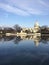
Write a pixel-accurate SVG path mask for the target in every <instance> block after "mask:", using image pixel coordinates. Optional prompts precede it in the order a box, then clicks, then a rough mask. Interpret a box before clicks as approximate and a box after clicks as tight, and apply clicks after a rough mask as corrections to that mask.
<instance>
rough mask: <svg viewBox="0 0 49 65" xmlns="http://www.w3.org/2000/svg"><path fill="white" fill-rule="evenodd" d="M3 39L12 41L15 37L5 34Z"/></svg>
mask: <svg viewBox="0 0 49 65" xmlns="http://www.w3.org/2000/svg"><path fill="white" fill-rule="evenodd" d="M3 39H4V41H11V40H13V39H14V37H13V36H4V37H3Z"/></svg>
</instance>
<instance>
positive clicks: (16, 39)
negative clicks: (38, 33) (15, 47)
mask: <svg viewBox="0 0 49 65" xmlns="http://www.w3.org/2000/svg"><path fill="white" fill-rule="evenodd" d="M21 40H22V39H21V37H20V36H16V37H15V39H14V43H15V44H18V43H19V42H20V41H21Z"/></svg>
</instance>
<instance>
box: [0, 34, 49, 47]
mask: <svg viewBox="0 0 49 65" xmlns="http://www.w3.org/2000/svg"><path fill="white" fill-rule="evenodd" d="M12 40H13V41H14V43H15V44H18V43H19V42H20V41H22V40H33V41H34V44H35V46H38V45H39V44H40V42H42V43H44V44H46V43H47V42H48V41H49V37H48V36H46V37H45V36H35V35H34V36H0V42H2V41H4V42H6V41H7V42H8V41H12Z"/></svg>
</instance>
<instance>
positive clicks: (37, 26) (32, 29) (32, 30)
mask: <svg viewBox="0 0 49 65" xmlns="http://www.w3.org/2000/svg"><path fill="white" fill-rule="evenodd" d="M28 30H29V31H30V32H31V33H32V32H33V33H36V32H38V31H39V30H40V26H39V23H38V22H35V24H34V27H33V28H23V29H22V31H21V32H25V31H28Z"/></svg>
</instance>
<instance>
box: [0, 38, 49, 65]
mask: <svg viewBox="0 0 49 65" xmlns="http://www.w3.org/2000/svg"><path fill="white" fill-rule="evenodd" d="M0 65H49V38H45V37H44V38H36V39H28V38H27V39H26V38H25V39H22V38H21V37H4V38H0Z"/></svg>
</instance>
